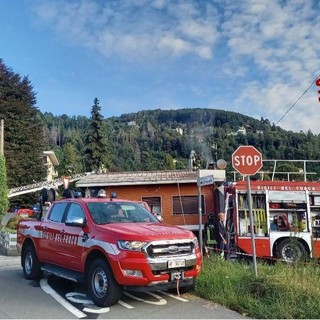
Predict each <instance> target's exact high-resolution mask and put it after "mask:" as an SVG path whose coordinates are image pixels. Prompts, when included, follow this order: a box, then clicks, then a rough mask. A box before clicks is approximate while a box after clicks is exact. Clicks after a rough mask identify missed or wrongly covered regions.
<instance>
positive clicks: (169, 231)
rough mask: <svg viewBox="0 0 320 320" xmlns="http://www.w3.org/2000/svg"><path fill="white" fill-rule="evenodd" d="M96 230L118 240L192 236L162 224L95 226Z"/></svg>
mask: <svg viewBox="0 0 320 320" xmlns="http://www.w3.org/2000/svg"><path fill="white" fill-rule="evenodd" d="M96 228H97V230H98V231H100V232H102V233H107V234H109V235H111V236H114V237H116V238H118V239H119V240H142V241H151V240H164V239H166V240H170V239H185V238H192V237H194V234H193V233H192V232H191V231H189V230H187V229H183V228H180V227H175V226H172V225H167V224H163V223H154V222H150V223H117V224H107V225H99V226H96Z"/></svg>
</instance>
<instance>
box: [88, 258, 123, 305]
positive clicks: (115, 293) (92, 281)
mask: <svg viewBox="0 0 320 320" xmlns="http://www.w3.org/2000/svg"><path fill="white" fill-rule="evenodd" d="M88 293H89V295H90V296H91V298H92V300H93V302H94V303H95V304H96V305H97V306H99V307H108V306H111V305H113V304H116V303H117V302H118V301H119V299H120V297H121V287H120V286H119V284H118V283H117V282H116V280H115V278H114V276H113V273H112V270H111V268H110V266H109V264H108V263H107V262H106V261H105V260H103V259H96V260H94V261H93V262H92V263H91V265H90V267H89V271H88Z"/></svg>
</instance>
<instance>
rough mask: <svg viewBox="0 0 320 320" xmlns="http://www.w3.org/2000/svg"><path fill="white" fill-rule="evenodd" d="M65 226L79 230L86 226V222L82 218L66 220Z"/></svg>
mask: <svg viewBox="0 0 320 320" xmlns="http://www.w3.org/2000/svg"><path fill="white" fill-rule="evenodd" d="M65 225H66V226H70V227H80V228H83V227H85V226H86V225H87V224H86V221H85V219H84V218H75V219H73V220H66V222H65Z"/></svg>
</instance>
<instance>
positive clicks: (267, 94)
mask: <svg viewBox="0 0 320 320" xmlns="http://www.w3.org/2000/svg"><path fill="white" fill-rule="evenodd" d="M319 10H320V7H319V2H318V1H316V0H309V1H305V0H287V1H285V0H268V1H261V0H241V1H235V0H216V1H210V2H209V1H197V0H176V1H170V0H122V1H113V0H108V1H94V0H92V1H85V0H82V1H77V2H70V1H67V0H50V1H49V0H42V1H39V2H38V6H37V8H36V12H37V15H38V18H39V19H40V20H41V21H42V22H43V23H44V24H45V25H46V27H50V28H53V29H54V31H55V32H56V33H57V34H58V35H59V36H60V38H62V37H65V39H67V40H68V42H70V43H72V44H73V45H75V46H78V47H81V46H83V47H88V48H90V49H91V50H93V51H97V52H99V53H100V54H101V55H102V56H104V57H106V58H107V59H109V58H110V57H117V58H119V60H120V61H121V60H122V61H130V62H136V61H138V62H140V63H142V64H143V65H148V61H152V62H156V63H155V64H156V65H157V64H158V62H159V61H166V62H172V65H174V62H177V64H179V62H180V63H181V61H182V60H180V59H181V58H187V59H188V62H189V61H191V64H192V63H193V67H191V68H190V69H192V70H196V67H195V66H198V63H199V60H200V61H201V62H203V63H206V64H201V67H202V68H205V70H203V71H202V72H201V70H200V71H197V70H196V71H195V72H198V74H197V77H194V78H195V79H199V78H200V76H199V74H201V73H203V74H205V76H206V78H203V79H201V80H202V83H207V87H206V88H203V92H209V91H210V88H211V87H214V86H219V88H222V87H223V85H224V84H226V86H225V87H226V90H225V92H226V96H225V97H223V95H222V94H221V95H219V97H215V96H212V97H208V99H207V101H219V104H220V105H221V107H222V108H223V104H224V101H225V104H228V106H226V108H229V109H233V110H236V111H239V112H243V113H245V114H250V115H255V116H256V117H257V118H260V117H264V118H269V119H270V120H271V121H277V120H278V119H279V118H280V117H281V116H282V115H284V114H285V112H286V111H287V109H288V108H289V107H290V105H292V103H294V101H295V99H297V98H298V97H299V95H301V94H302V93H303V92H304V90H306V88H307V87H308V86H309V85H310V83H311V82H312V81H313V80H314V79H315V77H316V76H317V75H318V74H319V73H320V70H319V65H320V52H319V43H320V32H319V30H320V15H319ZM171 58H172V60H170V59H171ZM195 61H196V62H195ZM181 64H183V63H181ZM181 64H180V66H181ZM159 65H160V63H159ZM186 68H187V67H186ZM168 69H169V68H168ZM210 73H211V74H210ZM172 76H175V71H173V70H172V72H171V73H170V74H169V73H168V74H167V77H168V78H169V77H172ZM164 77H165V76H164ZM170 80H171V79H169V81H168V82H170ZM181 81H183V79H182V80H181ZM195 81H196V80H195ZM230 81H234V83H236V85H237V87H236V88H235V90H233V92H232V94H233V95H234V96H233V97H232V99H233V103H232V102H231V103H230V99H231V98H230V97H229V96H227V94H228V92H229V90H230V88H229V87H228V85H230V84H229V83H230ZM188 84H189V87H188V85H185V86H184V87H187V89H186V91H187V90H189V92H191V93H192V92H194V96H195V97H197V94H196V92H197V90H195V88H198V87H200V85H199V84H198V83H192V81H191V80H190V79H188ZM313 89H314V88H312V90H313ZM312 90H310V92H308V95H305V96H304V97H303V98H302V99H301V100H300V101H299V102H298V103H297V105H296V106H295V108H294V109H295V112H294V113H291V112H289V113H288V115H286V116H285V118H284V119H283V120H282V121H281V122H280V125H281V124H283V125H284V126H285V128H286V129H292V130H295V131H296V130H297V128H301V129H302V130H307V129H308V128H311V129H312V130H313V131H315V132H319V131H320V129H318V123H319V120H320V119H319V118H318V115H316V114H314V112H315V111H317V110H318V108H319V106H320V104H319V102H318V100H317V97H318V96H317V94H316V93H315V90H313V91H312ZM155 92H156V91H155ZM189 92H188V93H189ZM167 94H168V95H169V92H168V93H167ZM172 96H173V95H172ZM223 99H224V100H223ZM168 101H169V99H168ZM170 103H172V104H175V105H179V103H174V101H171V100H170ZM192 103H194V104H196V102H192ZM248 108H250V109H248ZM310 114H312V117H310ZM319 114H320V113H319ZM295 115H298V116H299V117H298V118H296V117H295ZM298 131H299V130H298Z"/></svg>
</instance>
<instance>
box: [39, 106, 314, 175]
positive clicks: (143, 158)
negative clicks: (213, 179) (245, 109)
mask: <svg viewBox="0 0 320 320" xmlns="http://www.w3.org/2000/svg"><path fill="white" fill-rule="evenodd" d="M41 117H42V119H43V122H44V126H45V130H46V137H47V144H48V148H50V149H53V150H54V151H55V152H56V154H57V157H58V159H59V161H60V167H59V173H60V174H64V173H68V172H70V171H72V172H81V171H83V164H82V160H81V159H82V155H83V152H84V147H85V142H84V138H85V136H86V131H87V129H88V126H89V123H90V119H89V118H86V117H83V116H78V117H68V116H66V115H62V116H53V115H52V114H48V113H45V114H42V115H41ZM104 123H105V134H106V137H107V141H108V148H109V150H108V166H107V170H108V171H135V170H157V169H159V170H170V169H187V168H188V167H189V157H190V152H191V151H192V150H193V151H195V153H196V156H197V160H196V165H198V166H199V167H201V168H205V167H206V166H207V164H208V162H212V161H213V160H214V159H220V158H222V159H225V160H226V161H227V162H228V167H227V170H229V171H232V170H233V169H232V167H231V155H232V153H233V152H234V151H235V150H236V149H237V147H239V146H240V145H253V146H255V147H256V148H257V149H258V150H260V151H261V153H262V155H263V159H278V160H279V159H291V160H304V159H305V160H311V159H312V160H318V159H320V156H319V155H320V137H319V136H317V135H314V134H313V133H312V132H311V131H309V132H307V133H304V132H300V133H297V132H292V131H285V130H283V129H281V127H278V126H275V125H274V124H270V122H269V120H267V119H263V118H261V119H260V120H258V119H254V118H251V117H248V116H245V115H243V114H240V113H235V112H230V111H224V110H216V109H205V108H203V109H202V108H196V109H180V110H160V109H157V110H151V111H139V112H137V113H130V114H123V115H121V116H120V117H112V118H108V119H104ZM283 165H284V166H285V168H284V170H285V171H298V170H299V169H300V168H301V167H302V164H301V163H297V162H290V163H286V164H283ZM317 168H318V165H317V164H316V163H315V164H314V165H313V166H311V167H310V168H308V171H316V172H318V171H320V170H318V169H317ZM264 169H267V168H264Z"/></svg>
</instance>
